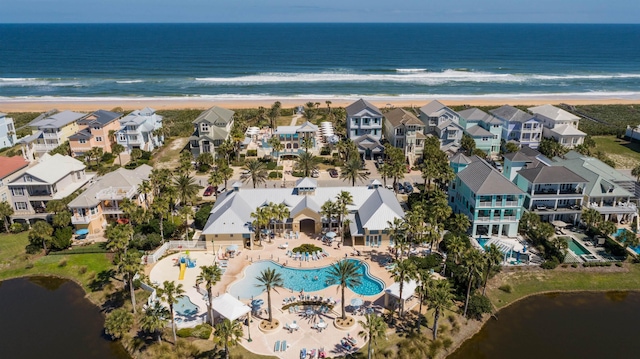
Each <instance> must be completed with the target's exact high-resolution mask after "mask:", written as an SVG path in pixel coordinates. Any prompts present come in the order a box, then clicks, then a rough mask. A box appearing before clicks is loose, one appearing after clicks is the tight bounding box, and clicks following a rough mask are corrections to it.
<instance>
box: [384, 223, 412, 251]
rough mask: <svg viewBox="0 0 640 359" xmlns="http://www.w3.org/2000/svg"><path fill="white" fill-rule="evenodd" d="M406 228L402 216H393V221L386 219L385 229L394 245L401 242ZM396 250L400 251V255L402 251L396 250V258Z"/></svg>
mask: <svg viewBox="0 0 640 359" xmlns="http://www.w3.org/2000/svg"><path fill="white" fill-rule="evenodd" d="M406 230H407V226H406V222H405V221H404V220H403V219H402V218H394V219H393V222H390V221H387V229H386V231H387V234H388V235H389V238H390V239H391V241H392V243H393V244H394V245H395V246H397V245H398V244H399V243H401V242H403V239H404V234H405V232H406ZM398 252H400V257H402V251H401V250H400V251H399V250H396V259H398Z"/></svg>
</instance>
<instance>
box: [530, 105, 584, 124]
mask: <svg viewBox="0 0 640 359" xmlns="http://www.w3.org/2000/svg"><path fill="white" fill-rule="evenodd" d="M528 110H529V112H531V113H532V114H534V115H535V114H540V115H542V116H544V117H546V118H550V119H552V120H555V121H576V120H579V119H580V117H578V116H576V115H574V114H572V113H570V112H567V111H565V110H563V109H561V108H558V107H555V106H552V105H542V106H535V107H529V108H528Z"/></svg>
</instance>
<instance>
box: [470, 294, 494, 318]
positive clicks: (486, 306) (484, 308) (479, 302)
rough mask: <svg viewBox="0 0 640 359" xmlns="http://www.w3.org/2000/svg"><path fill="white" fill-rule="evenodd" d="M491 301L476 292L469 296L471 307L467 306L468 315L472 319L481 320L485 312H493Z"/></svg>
mask: <svg viewBox="0 0 640 359" xmlns="http://www.w3.org/2000/svg"><path fill="white" fill-rule="evenodd" d="M491 310H492V307H491V301H490V300H489V298H487V297H485V296H483V295H478V294H474V295H473V296H472V297H471V298H469V307H468V308H467V316H468V317H469V318H472V319H477V320H480V319H482V315H483V314H484V313H491Z"/></svg>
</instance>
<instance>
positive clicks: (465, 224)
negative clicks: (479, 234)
mask: <svg viewBox="0 0 640 359" xmlns="http://www.w3.org/2000/svg"><path fill="white" fill-rule="evenodd" d="M469 225H470V223H469V217H467V216H466V215H464V214H462V213H456V214H454V215H453V216H451V217H449V220H448V222H447V223H446V227H445V228H446V229H448V230H449V231H451V232H453V233H455V234H464V233H466V232H467V230H468V229H469Z"/></svg>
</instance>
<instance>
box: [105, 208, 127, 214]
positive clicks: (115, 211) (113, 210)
mask: <svg viewBox="0 0 640 359" xmlns="http://www.w3.org/2000/svg"><path fill="white" fill-rule="evenodd" d="M102 213H104V214H123V212H122V208H120V207H102Z"/></svg>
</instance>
